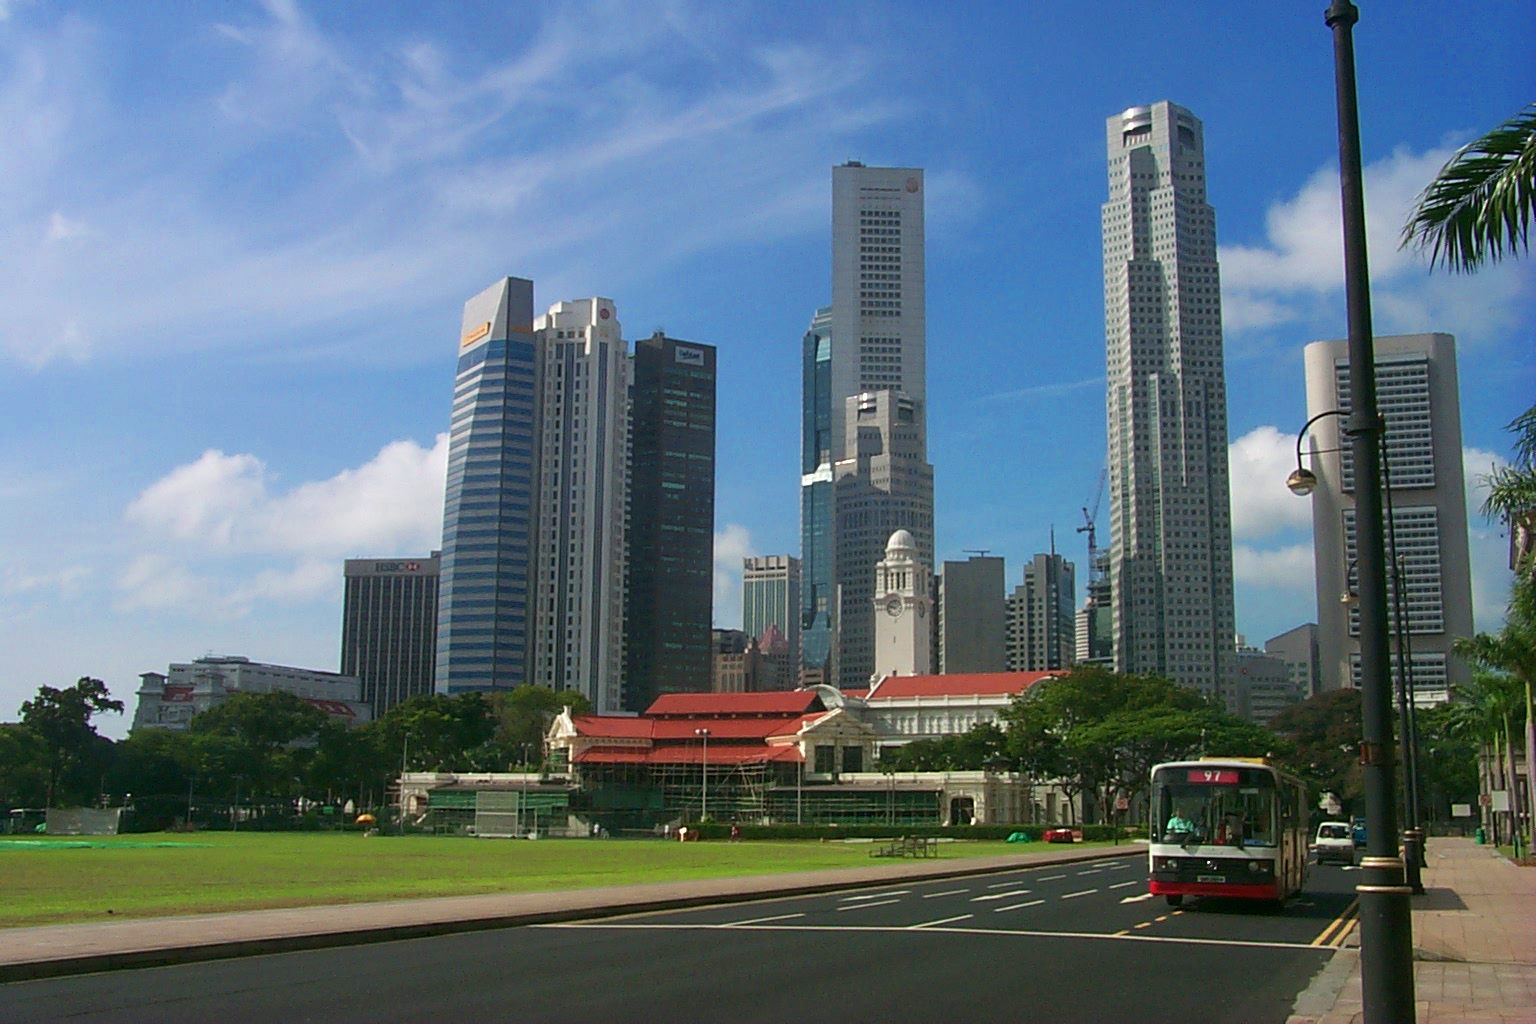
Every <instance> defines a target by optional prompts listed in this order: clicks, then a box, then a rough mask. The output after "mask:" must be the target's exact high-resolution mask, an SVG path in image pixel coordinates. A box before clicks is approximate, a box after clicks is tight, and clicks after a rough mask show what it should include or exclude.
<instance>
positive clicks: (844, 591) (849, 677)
mask: <svg viewBox="0 0 1536 1024" xmlns="http://www.w3.org/2000/svg"><path fill="white" fill-rule="evenodd" d="M923 253H924V247H923V172H922V171H921V170H920V169H918V168H914V167H865V166H864V165H863V164H860V163H857V162H852V161H850V162H849V163H847V164H844V165H842V166H840V167H834V168H833V169H832V305H831V307H830V311H829V313H828V314H827V316H826V317H825V318H821V317H818V322H817V323H816V324H814V325H813V333H815V334H817V344H818V346H820V344H821V340H822V339H823V338H825V340H826V342H827V344H828V345H829V346H830V352H829V358H828V360H827V363H826V373H825V377H826V390H825V391H824V392H823V391H822V390H821V388H820V387H817V386H814V385H815V382H816V380H817V376H816V374H815V373H814V372H813V366H814V364H813V363H812V362H811V360H810V357H809V355H808V356H807V374H806V379H807V387H806V394H805V401H806V403H808V404H809V403H816V405H817V406H818V408H817V409H815V410H808V411H807V414H806V416H805V421H806V423H807V425H808V426H807V429H810V426H811V425H813V424H815V423H817V422H824V423H825V424H826V428H827V433H828V437H827V447H826V450H827V452H828V455H829V459H828V461H829V463H830V466H831V469H832V476H833V480H834V484H833V487H832V494H831V498H832V503H833V508H832V517H831V524H832V533H833V536H832V543H831V551H832V561H833V566H832V574H831V582H832V583H833V585H834V586H835V587H836V588H837V594H836V600H835V601H834V604H833V607H834V617H833V621H832V623H831V625H832V627H833V629H834V630H835V633H834V638H833V647H834V650H833V662H834V665H835V669H834V672H833V674H832V678H831V681H832V682H834V683H837V684H838V685H842V686H864V685H867V684H868V681H869V676H870V673H871V672H873V671H874V658H873V653H874V652H873V649H872V646H871V644H872V640H871V629H872V628H873V622H874V619H873V616H874V606H873V604H872V597H873V595H872V586H873V580H874V577H873V570H874V566H875V564H876V563H877V562H879V561H880V559H881V557H883V555H884V546H885V541H886V540H887V539H888V538H889V537H890V536H891V534H892V533H894V532H895V531H897V530H901V529H905V530H908V531H910V532H911V534H912V537H913V540H914V542H915V543H916V545H917V550H916V557H917V560H918V561H919V562H921V563H922V564H924V565H929V566H931V565H933V470H932V468H931V467H930V466H928V463H927V451H928V439H927V427H926V423H927V411H926V408H925V402H926V399H927V368H926V365H925V359H926V356H925V347H926V326H925V324H926V319H925V317H926V314H925V297H924V296H925V289H924V267H923ZM807 351H808V352H809V349H808V350H807ZM822 402H825V404H826V409H825V413H826V415H825V417H821V416H819V415H813V413H818V414H819V412H820V411H821V410H820V408H819V406H820V404H821V403H822ZM816 448H817V449H819V448H820V444H819V443H818V444H817V445H816ZM817 457H818V462H819V450H818V452H817ZM806 458H807V461H808V460H809V458H810V449H809V448H807V455H806ZM809 471H810V470H808V472H809ZM871 474H873V475H871ZM820 479H823V477H822V476H820V475H817V476H813V477H807V478H805V479H804V480H803V483H802V486H805V487H812V486H814V483H815V482H816V481H817V480H820ZM822 493H825V492H824V491H823V492H822ZM807 500H808V501H810V500H811V498H810V496H808V499H807ZM811 504H812V505H814V501H812V502H811ZM802 505H803V506H805V505H806V502H802ZM813 518H814V517H813ZM816 525H817V524H816V523H815V522H812V523H810V524H805V523H803V524H802V534H803V535H806V534H809V533H810V532H811V528H812V527H814V526H816ZM814 540H815V537H814V536H812V537H810V538H809V539H807V540H806V543H807V544H811V543H813V542H814ZM812 569H813V573H817V574H819V572H820V569H819V568H818V567H817V565H816V564H815V563H814V562H813V565H812ZM809 582H810V585H811V590H812V593H813V594H816V595H817V596H818V597H820V596H821V595H820V591H821V589H822V588H823V586H824V584H823V582H822V580H821V579H820V578H813V579H811V580H810V581H809ZM813 635H814V631H813Z"/></svg>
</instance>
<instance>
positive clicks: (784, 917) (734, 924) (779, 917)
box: [725, 914, 805, 928]
mask: <svg viewBox="0 0 1536 1024" xmlns="http://www.w3.org/2000/svg"><path fill="white" fill-rule="evenodd" d="M804 916H805V915H804V914H775V915H774V916H773V917H752V918H748V919H747V920H745V921H728V922H726V925H725V927H727V928H740V927H741V926H742V925H745V924H767V923H768V922H769V921H789V920H793V919H794V918H797V917H804Z"/></svg>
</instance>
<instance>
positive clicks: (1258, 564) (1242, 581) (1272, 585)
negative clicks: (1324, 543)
mask: <svg viewBox="0 0 1536 1024" xmlns="http://www.w3.org/2000/svg"><path fill="white" fill-rule="evenodd" d="M1232 576H1233V579H1234V580H1235V581H1236V582H1237V583H1238V584H1239V585H1241V586H1244V587H1252V588H1254V589H1261V590H1282V591H1291V592H1293V593H1294V594H1296V595H1297V596H1302V595H1305V597H1306V598H1308V599H1309V600H1310V598H1311V597H1312V595H1313V593H1314V591H1315V590H1316V584H1315V579H1316V577H1315V575H1314V569H1313V559H1312V545H1311V544H1291V545H1289V546H1287V547H1283V548H1276V549H1273V550H1269V551H1261V550H1259V549H1257V548H1253V547H1250V546H1248V545H1246V544H1235V545H1233V547H1232Z"/></svg>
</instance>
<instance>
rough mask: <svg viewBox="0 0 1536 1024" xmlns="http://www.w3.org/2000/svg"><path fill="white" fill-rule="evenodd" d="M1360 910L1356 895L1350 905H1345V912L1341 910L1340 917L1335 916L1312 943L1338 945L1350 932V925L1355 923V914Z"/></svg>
mask: <svg viewBox="0 0 1536 1024" xmlns="http://www.w3.org/2000/svg"><path fill="white" fill-rule="evenodd" d="M1359 910H1360V900H1359V898H1358V897H1356V898H1355V899H1353V900H1350V901H1349V906H1347V907H1345V908H1344V910H1343V912H1341V913H1340V914H1339V916H1338V917H1336V918H1334V919H1333V920H1332V921H1330V922H1329V923H1328V927H1327V928H1324V929H1323V931H1322V934H1320V935H1318V937H1317V938H1315V939H1313V940H1312V945H1314V946H1328V945H1333V946H1337V945H1338V944H1339V943H1341V942H1343V941H1344V936H1346V935H1348V934H1349V929H1350V927H1351V926H1352V925H1353V924H1354V923H1355V915H1356V914H1357V913H1358V912H1359Z"/></svg>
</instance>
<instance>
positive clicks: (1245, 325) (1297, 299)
mask: <svg viewBox="0 0 1536 1024" xmlns="http://www.w3.org/2000/svg"><path fill="white" fill-rule="evenodd" d="M1454 152H1455V147H1454V146H1444V147H1439V148H1436V149H1431V150H1428V151H1426V152H1423V153H1414V152H1412V151H1410V150H1408V149H1406V148H1404V147H1399V148H1398V149H1396V150H1394V151H1393V152H1392V154H1391V155H1390V156H1387V157H1384V158H1383V159H1381V160H1378V161H1376V162H1374V163H1372V164H1369V165H1368V166H1366V167H1365V169H1364V174H1365V194H1366V203H1367V215H1366V236H1367V251H1368V263H1369V266H1370V274H1371V289H1372V308H1373V312H1374V314H1375V316H1374V320H1375V325H1374V326H1375V327H1376V328H1377V330H1378V331H1379V332H1380V333H1382V334H1389V333H1412V332H1419V331H1428V330H1451V331H1454V332H1455V333H1457V334H1458V335H1460V336H1464V337H1470V338H1472V339H1476V338H1478V337H1479V336H1481V335H1484V334H1490V333H1496V332H1501V331H1504V330H1507V329H1509V328H1510V327H1511V326H1513V325H1514V324H1515V323H1516V321H1517V317H1518V310H1517V307H1516V301H1517V299H1518V298H1519V297H1520V296H1521V295H1522V293H1523V292H1524V291H1525V289H1526V288H1527V287H1528V286H1527V284H1526V278H1524V277H1523V276H1522V274H1521V272H1520V270H1519V269H1518V268H1517V267H1516V266H1515V265H1514V264H1513V263H1505V264H1499V265H1495V266H1492V267H1489V268H1487V269H1485V270H1484V271H1482V272H1481V273H1478V274H1475V275H1453V274H1445V273H1439V272H1437V273H1435V274H1434V275H1431V274H1430V273H1429V272H1428V264H1427V262H1426V260H1425V257H1424V255H1423V254H1421V253H1419V252H1416V251H1415V250H1413V249H1411V248H1410V249H1403V248H1400V244H1399V243H1400V236H1399V233H1400V231H1401V230H1402V225H1403V223H1404V222H1405V221H1406V220H1407V219H1408V213H1409V210H1411V209H1412V207H1413V203H1414V201H1415V199H1416V198H1417V196H1418V194H1419V192H1420V190H1421V189H1423V188H1424V186H1425V185H1426V184H1428V183H1429V181H1430V180H1431V179H1432V178H1433V177H1434V175H1435V174H1436V172H1438V171H1439V169H1440V167H1441V166H1442V165H1443V164H1444V163H1445V161H1446V160H1447V159H1449V158H1450V156H1451V155H1452V154H1453V153H1454ZM1338 181H1339V179H1338V171H1337V169H1336V168H1335V167H1333V166H1331V165H1330V166H1325V167H1323V168H1320V169H1319V170H1317V171H1316V172H1314V173H1313V175H1312V176H1311V177H1310V178H1309V179H1307V182H1306V183H1305V184H1304V185H1303V186H1302V187H1301V189H1300V190H1299V191H1298V192H1297V193H1296V194H1295V195H1294V196H1291V197H1290V198H1288V199H1284V200H1281V201H1279V202H1276V203H1274V204H1273V205H1272V206H1271V207H1270V209H1269V212H1268V214H1267V216H1266V218H1265V240H1264V242H1263V243H1262V244H1258V245H1226V246H1222V247H1221V252H1220V259H1221V276H1222V323H1223V325H1224V326H1225V327H1226V328H1227V329H1228V330H1229V331H1233V332H1239V331H1243V330H1248V329H1255V328H1264V327H1273V326H1276V325H1279V324H1285V323H1295V324H1298V325H1300V326H1301V327H1302V328H1303V329H1308V330H1311V331H1313V332H1314V334H1315V336H1318V337H1322V336H1330V335H1338V334H1339V332H1340V331H1341V330H1342V326H1341V325H1342V322H1343V321H1342V317H1341V315H1340V303H1341V301H1342V291H1343V283H1344V255H1343V254H1344V243H1343V229H1342V227H1341V215H1340V212H1339V183H1338Z"/></svg>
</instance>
